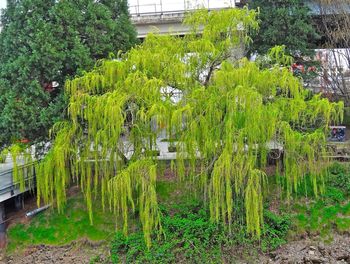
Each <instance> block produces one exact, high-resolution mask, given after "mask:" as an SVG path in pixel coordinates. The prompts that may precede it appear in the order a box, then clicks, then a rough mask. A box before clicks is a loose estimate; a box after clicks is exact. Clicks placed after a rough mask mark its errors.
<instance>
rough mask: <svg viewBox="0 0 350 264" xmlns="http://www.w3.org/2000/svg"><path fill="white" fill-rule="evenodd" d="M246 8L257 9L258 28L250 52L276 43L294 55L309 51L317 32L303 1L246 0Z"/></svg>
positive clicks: (260, 52) (305, 53)
mask: <svg viewBox="0 0 350 264" xmlns="http://www.w3.org/2000/svg"><path fill="white" fill-rule="evenodd" d="M249 8H252V9H257V8H259V11H260V12H259V20H260V30H259V31H258V32H257V33H255V34H254V37H253V43H252V45H251V46H250V48H249V51H250V53H254V52H258V53H259V54H261V55H263V54H266V53H267V51H268V50H269V49H271V48H272V47H274V46H276V45H285V46H286V52H287V53H288V54H289V55H291V56H293V57H295V58H297V57H301V56H303V55H309V54H312V48H313V45H314V43H315V40H316V39H317V38H318V35H317V33H316V29H315V28H314V27H313V25H312V19H311V15H310V9H309V8H308V6H307V5H306V3H305V1H302V0H277V1H276V0H250V1H249Z"/></svg>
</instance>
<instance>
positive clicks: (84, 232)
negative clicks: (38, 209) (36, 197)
mask: <svg viewBox="0 0 350 264" xmlns="http://www.w3.org/2000/svg"><path fill="white" fill-rule="evenodd" d="M96 204H97V206H95V208H94V219H93V221H94V223H93V225H91V224H90V220H89V215H88V212H87V210H86V208H85V201H84V199H83V197H82V195H78V196H76V197H72V198H70V199H68V201H67V206H66V209H65V210H64V213H62V214H59V213H58V212H57V211H55V210H52V209H51V210H48V211H46V212H43V213H41V214H39V215H37V216H35V217H34V218H33V219H32V220H31V221H30V223H28V224H16V225H14V226H11V227H10V228H9V229H8V241H9V244H8V247H7V251H8V252H9V253H11V252H14V251H16V250H20V249H23V248H25V247H27V246H30V245H38V244H45V245H65V244H68V243H70V242H72V241H74V240H77V239H80V238H88V239H89V240H92V241H100V240H110V239H111V235H112V234H114V232H115V217H114V216H113V215H112V214H111V213H109V212H103V211H102V208H101V206H100V204H99V203H98V202H96Z"/></svg>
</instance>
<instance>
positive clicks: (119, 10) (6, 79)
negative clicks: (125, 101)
mask: <svg viewBox="0 0 350 264" xmlns="http://www.w3.org/2000/svg"><path fill="white" fill-rule="evenodd" d="M104 2H106V3H104ZM104 2H97V1H93V0H78V1H68V0H61V1H54V0H49V1H48V0H21V1H14V0H11V1H8V7H7V9H5V10H3V13H2V16H1V23H2V30H1V33H0V109H1V110H2V111H1V112H0V130H1V134H0V146H3V145H8V144H10V143H11V142H13V141H16V140H19V139H23V138H28V139H30V140H42V138H43V137H45V136H46V135H47V134H48V129H49V128H50V127H51V126H52V125H53V123H54V122H56V121H58V120H62V119H63V117H64V113H65V111H64V109H65V108H66V101H65V99H64V96H63V87H64V82H65V81H66V79H69V78H73V77H74V76H76V75H77V74H81V73H82V71H83V70H89V69H92V67H93V66H94V64H95V62H96V60H98V59H101V58H105V57H108V55H109V53H111V52H114V53H117V52H118V51H119V50H122V51H126V50H128V49H129V48H130V47H132V46H133V45H134V44H135V42H136V33H135V30H134V28H133V26H132V25H131V22H130V20H129V18H128V10H127V2H126V1H124V0H114V1H104Z"/></svg>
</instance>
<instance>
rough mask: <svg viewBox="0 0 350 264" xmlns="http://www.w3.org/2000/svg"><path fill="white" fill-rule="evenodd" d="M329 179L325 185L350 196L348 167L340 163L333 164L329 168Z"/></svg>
mask: <svg viewBox="0 0 350 264" xmlns="http://www.w3.org/2000/svg"><path fill="white" fill-rule="evenodd" d="M329 172H330V173H329V177H328V179H327V181H326V185H327V186H329V187H334V188H338V189H340V190H341V191H343V192H345V194H346V195H350V168H349V166H348V165H343V164H340V163H334V164H333V165H332V166H331V167H330V168H329Z"/></svg>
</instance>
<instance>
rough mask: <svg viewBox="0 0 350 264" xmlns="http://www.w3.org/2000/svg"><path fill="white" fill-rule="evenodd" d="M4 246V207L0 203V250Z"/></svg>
mask: <svg viewBox="0 0 350 264" xmlns="http://www.w3.org/2000/svg"><path fill="white" fill-rule="evenodd" d="M5 246H6V224H5V206H4V203H3V202H2V203H0V248H4V247H5Z"/></svg>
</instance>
